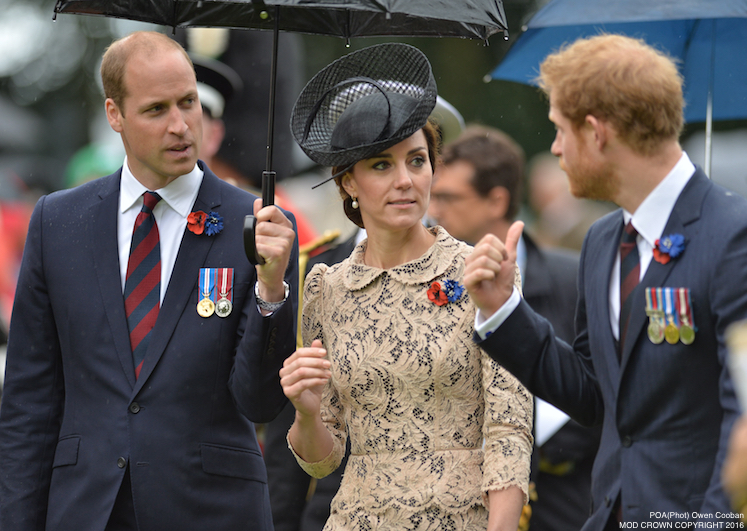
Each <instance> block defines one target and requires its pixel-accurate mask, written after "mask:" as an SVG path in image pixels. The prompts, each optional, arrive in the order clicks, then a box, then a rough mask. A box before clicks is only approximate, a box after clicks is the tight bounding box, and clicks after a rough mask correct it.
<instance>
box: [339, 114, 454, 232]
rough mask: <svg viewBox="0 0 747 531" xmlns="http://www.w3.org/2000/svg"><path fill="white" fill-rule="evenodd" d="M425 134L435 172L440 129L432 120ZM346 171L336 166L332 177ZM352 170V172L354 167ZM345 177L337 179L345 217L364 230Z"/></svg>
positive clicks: (425, 128) (429, 156) (429, 157)
mask: <svg viewBox="0 0 747 531" xmlns="http://www.w3.org/2000/svg"><path fill="white" fill-rule="evenodd" d="M423 133H424V134H425V141H426V144H427V146H428V160H429V161H430V163H431V169H432V170H435V169H436V164H437V163H438V154H439V150H440V147H441V146H440V136H439V134H438V127H437V126H436V125H435V124H434V123H433V122H432V121H431V120H430V118H429V119H428V121H427V122H426V124H425V125H424V126H423ZM344 169H345V167H341V166H335V167H334V168H332V175H335V174H336V173H338V172H341V171H343V170H344ZM350 169H351V170H352V166H351V168H350ZM346 173H347V172H346ZM344 176H345V173H344V174H342V175H340V176H339V177H335V184H337V190H338V191H339V192H340V197H342V208H343V209H344V211H345V215H346V216H347V217H348V219H349V220H350V221H352V222H353V223H355V224H356V225H358V226H359V227H360V228H364V227H363V218H362V217H361V211H360V209H358V208H353V199H352V198H351V197H350V195H349V194H348V193H347V192H346V191H345V188H343V187H342V178H343V177H344Z"/></svg>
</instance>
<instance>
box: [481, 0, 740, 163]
mask: <svg viewBox="0 0 747 531" xmlns="http://www.w3.org/2000/svg"><path fill="white" fill-rule="evenodd" d="M603 32H604V33H619V34H623V35H628V36H630V37H637V38H641V39H643V40H645V41H646V42H648V43H649V44H651V45H653V46H655V47H657V48H659V49H661V50H664V51H666V52H667V53H669V55H671V56H672V57H674V58H676V59H678V60H679V62H680V63H679V66H680V70H681V72H682V75H683V76H684V79H685V102H686V107H685V121H686V122H688V123H692V122H705V123H706V161H705V166H706V171H708V172H710V153H711V146H710V142H711V131H712V122H713V120H741V119H747V0H607V1H606V2H599V1H598V0H551V1H550V2H549V3H548V4H547V5H546V6H545V7H543V8H542V9H541V10H540V11H538V12H537V14H536V15H534V17H532V19H531V20H530V21H529V23H528V24H527V26H526V31H525V32H524V33H523V34H522V35H521V36H520V37H519V38H518V39H517V40H516V42H515V43H514V44H513V46H512V47H511V49H510V50H509V52H508V53H507V54H506V57H505V58H504V59H503V61H501V63H500V64H499V65H498V67H496V69H495V70H494V71H493V72H492V74H491V76H492V77H493V79H503V80H507V81H515V82H517V83H524V84H535V81H534V80H535V78H536V76H537V74H538V73H539V65H540V63H541V62H542V60H543V59H544V58H545V57H546V56H547V55H548V54H550V53H552V52H554V51H556V50H558V49H559V48H560V47H561V46H562V45H563V44H565V43H570V42H573V41H574V40H576V39H577V38H579V37H586V36H592V35H598V34H599V33H603Z"/></svg>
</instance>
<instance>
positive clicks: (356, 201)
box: [350, 197, 358, 210]
mask: <svg viewBox="0 0 747 531" xmlns="http://www.w3.org/2000/svg"><path fill="white" fill-rule="evenodd" d="M350 206H352V207H353V208H354V209H356V210H357V209H358V198H357V197H354V198H353V202H352V203H351V204H350Z"/></svg>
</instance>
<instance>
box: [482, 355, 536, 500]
mask: <svg viewBox="0 0 747 531" xmlns="http://www.w3.org/2000/svg"><path fill="white" fill-rule="evenodd" d="M482 366H483V386H484V388H485V421H484V423H483V437H484V441H485V460H484V469H483V484H482V490H483V492H487V491H489V490H501V489H505V488H507V487H510V486H512V485H516V486H517V487H519V488H521V490H522V491H523V492H524V503H525V504H526V503H527V502H528V488H529V470H530V459H531V455H532V444H533V443H534V440H533V437H532V418H533V408H534V403H533V399H532V395H531V394H530V393H529V391H527V390H526V388H525V387H524V386H523V385H521V383H519V381H518V380H517V379H516V378H514V376H513V375H511V374H510V373H509V372H508V371H507V370H506V369H504V368H503V367H501V366H500V365H499V364H498V363H496V362H495V361H494V360H493V359H492V358H490V357H489V356H488V355H487V354H485V353H484V352H483V353H482Z"/></svg>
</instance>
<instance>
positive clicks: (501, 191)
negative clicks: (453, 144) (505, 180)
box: [487, 186, 511, 219]
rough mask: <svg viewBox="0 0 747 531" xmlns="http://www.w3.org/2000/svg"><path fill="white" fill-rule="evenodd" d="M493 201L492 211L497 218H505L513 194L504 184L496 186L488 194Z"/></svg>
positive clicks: (488, 197) (491, 201) (489, 199)
mask: <svg viewBox="0 0 747 531" xmlns="http://www.w3.org/2000/svg"><path fill="white" fill-rule="evenodd" d="M487 199H488V201H490V203H491V208H490V211H491V212H492V213H493V214H495V217H496V219H503V218H505V217H506V212H508V205H509V203H510V202H511V194H510V193H509V192H508V189H506V188H505V187H503V186H494V187H493V188H491V189H490V191H489V192H488V196H487Z"/></svg>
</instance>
